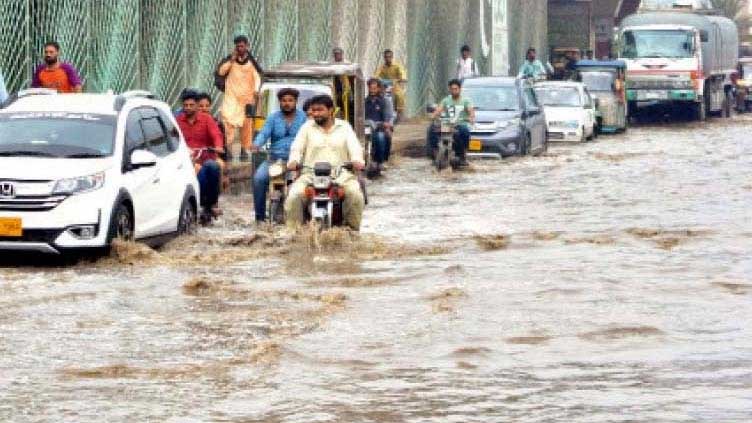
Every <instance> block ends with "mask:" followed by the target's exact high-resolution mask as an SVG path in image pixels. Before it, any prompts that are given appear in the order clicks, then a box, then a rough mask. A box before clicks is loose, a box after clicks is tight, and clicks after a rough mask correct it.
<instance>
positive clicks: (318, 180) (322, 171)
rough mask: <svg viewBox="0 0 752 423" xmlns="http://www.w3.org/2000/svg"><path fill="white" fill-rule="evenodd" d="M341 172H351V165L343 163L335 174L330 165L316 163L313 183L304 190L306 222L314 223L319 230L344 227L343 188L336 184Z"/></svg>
mask: <svg viewBox="0 0 752 423" xmlns="http://www.w3.org/2000/svg"><path fill="white" fill-rule="evenodd" d="M343 170H349V171H351V172H352V171H353V165H352V163H350V162H347V163H344V164H343V165H342V166H340V167H338V168H337V169H336V172H335V171H334V169H332V165H331V163H327V162H318V163H316V164H314V166H313V182H312V183H310V184H308V186H307V187H306V188H305V196H306V198H307V199H308V201H309V206H308V210H307V213H306V220H307V221H313V222H315V223H316V224H317V225H318V227H319V229H321V230H324V229H330V228H332V227H333V226H343V225H344V212H343V205H344V198H345V188H344V187H342V186H341V185H339V184H338V183H337V182H336V178H337V177H338V176H339V175H340V173H342V171H343Z"/></svg>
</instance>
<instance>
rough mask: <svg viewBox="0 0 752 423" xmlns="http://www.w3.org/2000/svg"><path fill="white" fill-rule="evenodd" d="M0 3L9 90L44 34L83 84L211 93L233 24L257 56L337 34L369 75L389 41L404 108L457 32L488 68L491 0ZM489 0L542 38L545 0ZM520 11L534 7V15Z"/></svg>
mask: <svg viewBox="0 0 752 423" xmlns="http://www.w3.org/2000/svg"><path fill="white" fill-rule="evenodd" d="M0 3H2V6H3V7H2V9H0V72H2V73H3V75H4V76H5V80H6V83H7V85H8V89H9V90H10V91H17V90H19V89H22V88H25V87H27V86H28V85H29V82H30V79H31V72H32V69H33V67H34V66H35V65H36V64H37V63H39V62H40V60H41V53H42V46H43V44H44V42H45V41H47V40H53V39H54V40H56V41H58V42H59V43H60V44H61V46H62V52H61V54H62V57H63V59H64V60H66V61H70V62H72V63H73V64H74V65H75V66H76V67H77V68H78V69H79V71H80V72H81V75H82V77H83V78H84V89H85V90H86V91H90V92H101V91H104V90H108V89H111V90H113V91H115V92H120V91H124V90H127V89H133V88H140V89H147V90H150V91H152V92H154V93H155V94H157V95H158V96H160V97H161V98H164V99H166V100H168V101H170V102H175V101H176V99H177V96H178V95H179V93H180V91H181V90H182V89H183V88H184V87H193V88H198V89H202V90H206V91H209V92H210V93H211V94H212V95H215V96H217V95H218V94H219V93H217V92H216V90H215V89H214V87H213V71H214V68H215V66H216V64H217V62H218V60H219V59H220V58H222V57H224V56H226V55H227V54H229V53H230V50H231V48H232V38H233V37H234V36H235V35H238V34H245V35H247V36H248V38H249V39H250V41H251V47H252V50H253V52H254V55H256V56H257V57H258V58H259V60H260V62H261V63H262V65H263V66H265V67H269V66H274V65H276V64H278V63H280V62H283V61H287V60H323V59H326V58H328V57H329V54H330V51H331V48H332V47H334V46H339V47H342V48H343V49H344V50H345V55H346V59H347V60H349V61H353V62H357V63H360V64H361V65H362V66H363V69H364V71H365V74H366V76H367V75H370V74H371V73H372V72H373V71H374V70H375V68H376V67H377V66H378V64H379V62H380V60H381V51H382V50H383V49H385V48H390V49H392V50H394V52H395V57H396V58H397V60H398V61H400V62H402V63H403V64H405V65H406V67H407V70H408V76H409V82H408V106H409V109H410V110H411V111H416V110H418V109H420V108H422V106H423V105H424V104H425V103H426V102H428V101H433V100H435V99H436V98H438V97H439V96H441V95H443V93H444V92H445V84H446V81H447V79H448V78H449V77H451V76H452V75H453V73H454V64H455V60H456V57H457V55H458V51H459V47H460V46H461V45H462V44H466V43H467V44H469V45H470V46H471V47H472V48H473V51H474V57H475V58H476V60H477V61H478V64H479V65H480V68H481V70H482V71H485V72H487V70H488V69H489V68H490V67H489V61H488V57H486V56H484V55H483V50H482V48H481V45H482V44H483V43H484V42H485V43H486V44H488V42H490V41H489V39H488V37H489V34H490V29H491V25H492V22H491V16H492V14H491V12H490V8H491V3H492V1H491V0H381V1H371V0H2V1H1V2H0ZM493 3H494V4H503V5H504V6H503V7H507V4H509V6H508V7H512V5H514V8H515V9H517V10H516V11H514V21H513V22H510V31H511V30H515V31H520V32H525V33H531V34H528V35H525V37H526V38H527V39H537V38H540V39H541V40H543V41H541V42H545V30H544V31H543V32H542V34H543V35H542V38H541V37H540V34H539V33H540V31H539V30H537V29H536V28H533V27H531V26H530V24H529V22H533V23H534V24H541V25H543V27H545V10H543V12H542V15H541V8H543V9H545V7H546V6H545V5H546V0H501V1H500V0H493ZM481 9H483V10H484V11H485V13H482V11H481ZM529 14H537V15H536V16H537V17H536V18H535V19H537V20H531V19H530V18H529V17H528V16H527V15H529ZM541 16H542V18H541ZM538 21H540V22H538ZM481 28H482V29H484V31H481ZM536 31H537V33H535V32H536ZM484 34H485V35H484ZM484 36H485V37H486V39H485V40H484V39H483V37H484ZM536 37H537V38H536ZM527 45H528V41H525V42H521V43H520V45H519V47H518V48H517V49H518V50H520V51H521V50H522V49H524V48H525V47H527ZM487 50H488V49H486V54H487V53H488V52H487ZM514 54H517V52H515V53H514ZM513 66H514V65H513Z"/></svg>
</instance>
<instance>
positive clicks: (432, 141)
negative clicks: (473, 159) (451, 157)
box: [426, 125, 470, 157]
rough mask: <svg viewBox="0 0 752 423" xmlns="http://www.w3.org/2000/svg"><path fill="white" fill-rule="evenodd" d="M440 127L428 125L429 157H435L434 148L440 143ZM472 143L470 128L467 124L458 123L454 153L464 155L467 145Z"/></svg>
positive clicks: (458, 155) (459, 155)
mask: <svg viewBox="0 0 752 423" xmlns="http://www.w3.org/2000/svg"><path fill="white" fill-rule="evenodd" d="M440 135H441V133H440V131H439V130H438V128H435V127H434V126H433V125H431V126H429V127H428V137H427V138H428V145H427V146H426V148H427V151H428V155H429V157H433V150H434V149H435V148H436V147H438V145H439V136H440ZM469 145H470V128H468V127H467V125H457V126H456V127H455V131H454V154H456V155H457V157H464V155H465V152H466V151H467V147H468V146H469Z"/></svg>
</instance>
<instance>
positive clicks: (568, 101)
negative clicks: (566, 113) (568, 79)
mask: <svg viewBox="0 0 752 423" xmlns="http://www.w3.org/2000/svg"><path fill="white" fill-rule="evenodd" d="M535 94H536V95H537V96H538V101H539V102H540V103H541V104H542V105H544V106H547V107H580V106H582V98H581V97H580V91H579V90H578V89H577V88H574V87H545V88H543V87H539V88H536V89H535Z"/></svg>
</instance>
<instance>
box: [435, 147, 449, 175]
mask: <svg viewBox="0 0 752 423" xmlns="http://www.w3.org/2000/svg"><path fill="white" fill-rule="evenodd" d="M434 162H435V164H436V170H438V171H442V170H444V169H446V168H447V167H448V166H449V149H448V148H446V147H445V146H444V145H443V143H442V144H440V145H439V148H438V150H437V151H436V158H435V159H434Z"/></svg>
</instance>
